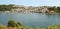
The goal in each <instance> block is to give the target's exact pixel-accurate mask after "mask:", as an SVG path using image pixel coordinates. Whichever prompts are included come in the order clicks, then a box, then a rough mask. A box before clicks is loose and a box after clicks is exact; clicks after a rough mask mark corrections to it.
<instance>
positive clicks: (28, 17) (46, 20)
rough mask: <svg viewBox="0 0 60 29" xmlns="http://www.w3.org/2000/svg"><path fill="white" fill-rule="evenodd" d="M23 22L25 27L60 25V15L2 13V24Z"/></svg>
mask: <svg viewBox="0 0 60 29" xmlns="http://www.w3.org/2000/svg"><path fill="white" fill-rule="evenodd" d="M10 19H13V20H15V21H18V22H21V23H22V24H23V25H24V26H31V27H47V26H49V25H55V24H58V23H60V15H59V14H55V15H49V14H39V13H0V24H4V25H7V22H8V20H10Z"/></svg>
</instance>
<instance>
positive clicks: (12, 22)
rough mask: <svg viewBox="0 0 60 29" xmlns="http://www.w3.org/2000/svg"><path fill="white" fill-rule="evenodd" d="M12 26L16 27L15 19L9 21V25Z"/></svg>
mask: <svg viewBox="0 0 60 29" xmlns="http://www.w3.org/2000/svg"><path fill="white" fill-rule="evenodd" d="M9 26H11V27H16V22H15V21H13V20H9V21H8V27H9Z"/></svg>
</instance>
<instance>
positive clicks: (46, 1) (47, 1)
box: [0, 0, 60, 6]
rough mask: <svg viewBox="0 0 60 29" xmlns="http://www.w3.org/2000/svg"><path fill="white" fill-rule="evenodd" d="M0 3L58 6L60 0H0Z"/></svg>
mask: <svg viewBox="0 0 60 29" xmlns="http://www.w3.org/2000/svg"><path fill="white" fill-rule="evenodd" d="M0 4H16V5H26V6H60V0H0Z"/></svg>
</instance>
